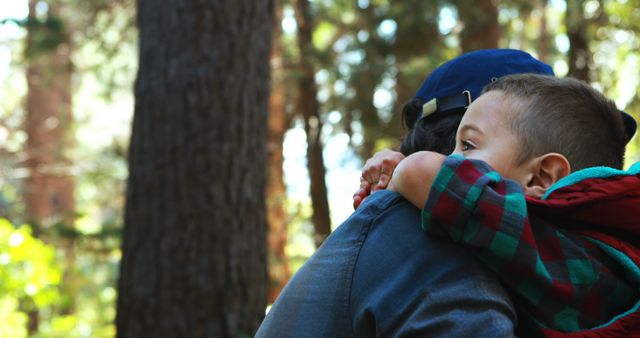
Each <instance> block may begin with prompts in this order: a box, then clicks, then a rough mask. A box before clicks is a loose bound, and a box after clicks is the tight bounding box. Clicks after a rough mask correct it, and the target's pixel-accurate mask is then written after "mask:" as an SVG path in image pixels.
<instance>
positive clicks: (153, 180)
mask: <svg viewBox="0 0 640 338" xmlns="http://www.w3.org/2000/svg"><path fill="white" fill-rule="evenodd" d="M138 5H139V8H138V25H139V28H140V63H139V64H140V68H139V71H138V78H137V80H136V85H135V95H136V104H135V113H134V121H133V130H132V136H131V146H130V153H129V170H130V174H129V180H128V190H127V202H126V207H125V224H124V233H123V243H122V253H123V257H122V262H121V268H120V279H119V283H118V289H119V297H118V308H117V317H116V325H117V330H118V337H136V338H137V337H154V338H155V337H158V338H162V337H172V338H173V337H216V338H217V337H247V336H251V335H253V333H254V332H255V330H256V329H257V327H258V325H259V324H260V322H261V320H262V318H263V317H264V309H265V305H266V299H267V297H266V286H267V268H266V254H267V248H266V234H267V228H266V222H265V217H266V215H265V203H264V202H265V201H264V192H265V188H266V175H265V166H266V157H267V149H266V147H267V128H266V125H267V111H268V95H269V54H270V45H271V28H272V20H273V2H272V1H270V0H224V1H221V0H201V1H194V0H172V1H164V2H163V3H162V5H158V3H157V2H156V1H153V0H140V1H139V2H138Z"/></svg>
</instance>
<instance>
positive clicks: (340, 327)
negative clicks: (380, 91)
mask: <svg viewBox="0 0 640 338" xmlns="http://www.w3.org/2000/svg"><path fill="white" fill-rule="evenodd" d="M528 72H535V73H542V74H553V72H552V71H551V68H550V67H549V66H547V65H545V64H543V63H541V62H539V61H537V60H535V59H534V58H532V57H531V56H530V55H529V54H527V53H524V52H521V51H515V50H485V51H477V52H473V53H469V54H465V55H463V56H460V57H458V58H456V59H453V60H451V61H449V62H447V63H445V64H443V65H442V66H440V67H439V68H438V69H436V70H435V71H434V72H433V73H432V74H431V75H430V76H429V77H428V78H427V80H426V81H425V83H424V84H423V86H422V87H421V88H420V90H419V91H418V93H417V94H416V99H414V101H412V102H410V103H409V104H408V105H407V107H406V108H405V111H404V112H403V114H404V115H405V116H404V120H405V124H407V125H408V126H409V128H410V131H409V135H408V136H407V138H406V139H405V141H404V142H403V152H405V153H407V154H408V153H411V152H414V151H418V150H438V149H440V148H442V149H444V148H447V147H449V144H448V143H449V142H450V140H452V137H451V135H452V134H453V135H455V130H456V128H457V123H458V122H459V120H460V117H461V115H462V114H463V112H464V110H465V109H466V107H467V106H468V105H469V104H470V102H471V100H472V99H475V98H476V97H477V96H478V95H479V93H480V91H481V89H482V87H483V86H484V85H485V84H487V83H489V82H491V81H492V79H495V78H498V77H501V76H504V75H507V74H514V73H528ZM416 107H417V108H419V109H418V110H416V109H415V108H416ZM423 110H425V112H426V113H427V114H426V115H427V117H425V118H423V117H422V114H421V112H422V111H423ZM434 111H435V112H434ZM451 120H453V122H451ZM443 121H445V122H446V126H445V127H442V126H443V125H444V123H445V122H443ZM447 121H448V122H447ZM456 121H457V122H456ZM422 132H425V133H422ZM421 137H422V138H423V140H424V139H425V138H429V137H435V138H437V142H435V144H432V143H431V140H428V142H426V143H425V142H422V140H419V139H416V138H421ZM436 146H437V148H436ZM419 224H420V213H419V210H418V209H417V208H415V207H413V206H412V205H410V204H409V202H407V201H406V200H405V199H404V198H402V197H401V196H399V195H398V194H396V193H394V192H390V191H380V192H377V193H375V194H373V195H371V196H370V197H368V198H367V199H366V201H365V202H364V203H363V204H362V205H361V206H360V207H359V208H358V209H357V211H356V212H354V214H353V215H351V217H349V218H348V219H347V220H346V221H345V222H344V223H343V224H341V225H340V226H339V227H338V228H337V229H336V230H335V231H334V232H333V233H332V234H331V236H329V237H328V238H327V239H326V240H325V242H324V244H323V245H322V246H321V247H320V248H319V249H318V250H317V251H316V253H315V254H314V255H313V256H312V257H311V258H310V259H309V260H308V261H307V262H306V263H305V264H304V265H303V267H302V268H301V269H300V270H299V271H298V272H297V273H296V275H295V276H294V277H293V278H292V279H291V280H290V281H289V283H288V284H287V286H286V287H285V289H284V290H283V291H282V293H281V294H280V296H279V297H278V299H277V300H276V302H275V304H274V305H273V307H272V308H271V311H270V312H269V313H268V314H267V316H266V318H265V320H264V322H263V323H262V325H261V326H260V328H259V329H258V332H257V334H256V337H368V336H382V337H395V336H429V337H460V336H474V337H483V336H484V337H508V336H513V331H514V327H515V326H516V315H515V311H514V309H513V305H512V304H511V301H510V299H509V297H508V295H507V294H506V293H505V291H504V290H503V288H502V287H501V285H500V283H499V282H498V281H497V279H496V277H495V276H494V275H493V274H492V273H491V272H490V271H488V270H487V269H485V268H484V267H483V266H482V265H481V264H480V263H479V262H477V261H476V260H475V259H473V258H471V256H470V255H468V254H466V253H465V252H464V251H463V249H462V248H460V247H459V246H456V245H455V244H451V243H446V242H445V241H442V240H440V239H436V238H429V237H427V236H425V235H424V234H423V232H422V230H421V228H420V226H419Z"/></svg>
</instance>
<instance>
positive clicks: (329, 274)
mask: <svg viewBox="0 0 640 338" xmlns="http://www.w3.org/2000/svg"><path fill="white" fill-rule="evenodd" d="M515 324H516V315H515V311H514V309H513V305H512V304H511V301H510V299H509V297H508V296H507V294H506V293H505V291H504V289H503V288H502V287H501V285H500V283H499V282H498V280H497V279H496V277H495V276H494V275H493V274H492V273H491V272H490V271H489V270H487V269H486V268H484V267H483V266H482V265H481V264H480V263H479V262H478V261H476V259H475V258H473V257H472V256H471V255H470V254H469V253H467V252H466V251H465V250H464V249H463V248H462V247H460V246H458V245H456V244H453V243H450V242H448V241H446V240H442V239H438V238H431V237H428V236H426V235H425V234H424V233H423V232H422V229H421V227H420V211H419V210H418V209H417V208H415V207H414V206H412V205H411V204H410V203H409V202H407V201H406V200H405V199H404V198H402V197H401V196H400V195H398V194H396V193H394V192H390V191H379V192H376V193H375V194H373V195H372V196H370V197H369V198H368V199H367V200H365V202H364V203H363V205H361V206H360V207H359V208H358V210H357V211H356V212H354V213H353V214H352V215H351V216H350V217H349V218H348V219H347V220H346V221H345V222H344V223H342V224H341V225H340V226H339V227H338V228H337V229H336V230H335V231H334V232H333V233H332V234H331V235H330V236H329V237H328V238H327V239H326V240H325V242H324V243H323V244H322V246H321V247H320V248H318V250H317V251H316V252H315V253H314V255H313V256H311V258H309V260H308V261H307V262H306V263H305V264H304V265H303V266H302V267H301V268H300V270H299V271H298V272H297V273H296V274H295V275H294V276H293V278H292V279H291V280H290V281H289V283H288V284H287V286H286V287H285V288H284V289H283V291H282V293H281V294H280V296H279V297H278V299H277V300H276V302H275V303H274V304H273V307H272V308H271V310H270V311H269V313H268V314H267V316H266V318H265V319H264V321H263V323H262V325H261V326H260V328H259V329H258V332H257V333H256V337H278V338H279V337H296V338H298V337H332V338H333V337H336V338H337V337H467V336H468V337H471V336H472V337H511V336H513V330H514V327H515Z"/></svg>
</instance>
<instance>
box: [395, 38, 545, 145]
mask: <svg viewBox="0 0 640 338" xmlns="http://www.w3.org/2000/svg"><path fill="white" fill-rule="evenodd" d="M521 73H538V74H547V75H553V70H552V69H551V67H549V66H548V65H547V64H544V63H542V62H540V61H538V60H536V59H535V58H533V57H532V56H531V55H529V54H528V53H525V52H523V51H519V50H513V49H487V50H479V51H474V52H470V53H467V54H464V55H461V56H459V57H457V58H455V59H452V60H450V61H448V62H446V63H444V64H442V65H441V66H440V67H438V68H437V69H436V70H435V71H433V73H431V74H430V75H429V76H428V77H427V79H426V80H425V82H424V83H423V85H422V86H421V87H420V89H419V90H418V92H417V93H416V95H415V97H414V98H413V100H411V101H410V102H409V103H407V104H406V105H405V107H404V108H403V111H402V120H403V124H404V125H405V127H406V128H407V129H408V130H409V131H408V133H407V136H406V137H405V138H404V140H403V142H402V145H401V148H400V151H401V152H402V153H403V154H405V155H408V154H411V153H414V152H416V151H419V150H430V151H436V152H439V153H442V154H448V153H450V152H451V151H452V150H453V148H454V146H455V133H456V130H457V128H458V124H459V123H460V119H461V118H462V115H463V114H464V112H465V110H466V108H467V107H468V106H469V104H470V103H471V101H473V100H474V99H476V98H477V97H478V96H479V95H480V93H481V92H482V88H483V87H484V86H485V85H487V84H489V83H491V82H492V81H495V80H496V79H498V78H500V77H502V76H505V75H510V74H521Z"/></svg>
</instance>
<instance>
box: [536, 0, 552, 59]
mask: <svg viewBox="0 0 640 338" xmlns="http://www.w3.org/2000/svg"><path fill="white" fill-rule="evenodd" d="M547 4H548V2H547V0H541V1H540V12H541V15H540V29H539V33H538V43H537V45H538V48H537V52H538V59H539V60H540V61H542V62H545V63H549V62H550V61H549V60H550V59H551V58H550V54H551V52H552V51H551V49H552V42H551V35H550V34H549V32H548V29H549V27H548V19H547Z"/></svg>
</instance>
